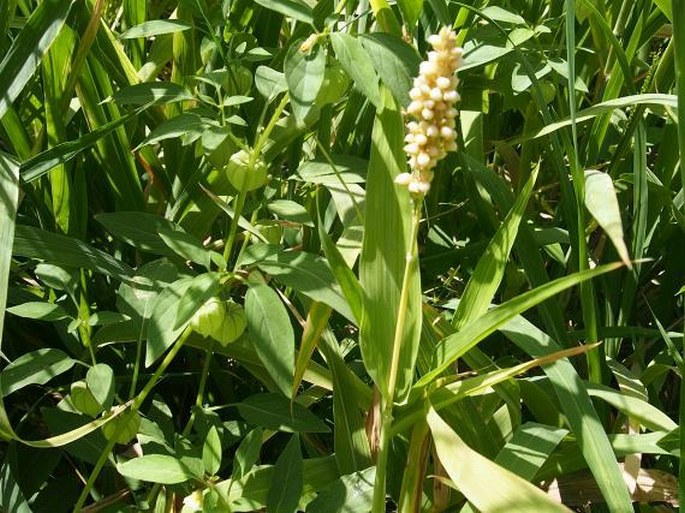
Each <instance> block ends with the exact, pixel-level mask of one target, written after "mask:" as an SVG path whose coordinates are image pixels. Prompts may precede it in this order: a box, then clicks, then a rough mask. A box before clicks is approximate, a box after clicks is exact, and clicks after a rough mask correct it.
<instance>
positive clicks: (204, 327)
mask: <svg viewBox="0 0 685 513" xmlns="http://www.w3.org/2000/svg"><path fill="white" fill-rule="evenodd" d="M225 315H226V309H225V308H224V305H223V304H222V301H221V300H220V299H219V298H217V297H213V298H211V299H210V300H209V301H207V302H206V303H205V304H204V305H202V306H201V307H200V309H199V310H198V311H197V312H195V315H193V317H192V319H190V327H191V328H192V329H193V330H194V331H195V332H197V333H199V334H200V335H202V336H203V337H212V338H214V337H213V336H212V334H213V333H218V332H221V325H222V324H223V322H224V316H225Z"/></svg>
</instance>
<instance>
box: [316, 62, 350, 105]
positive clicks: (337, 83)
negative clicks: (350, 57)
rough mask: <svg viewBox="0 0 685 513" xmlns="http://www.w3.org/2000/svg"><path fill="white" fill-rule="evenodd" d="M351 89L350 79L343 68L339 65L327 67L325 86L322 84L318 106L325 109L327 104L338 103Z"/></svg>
mask: <svg viewBox="0 0 685 513" xmlns="http://www.w3.org/2000/svg"><path fill="white" fill-rule="evenodd" d="M349 87H350V77H348V76H347V73H345V70H343V69H342V66H340V65H337V64H334V65H332V66H326V71H325V72H324V77H323V84H321V89H319V94H318V95H317V96H316V101H315V104H316V106H317V107H323V106H324V105H326V104H327V103H335V102H337V101H338V100H339V99H340V98H342V96H343V95H344V94H345V93H346V92H347V89H348V88H349Z"/></svg>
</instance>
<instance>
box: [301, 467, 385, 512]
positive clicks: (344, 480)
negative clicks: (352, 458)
mask: <svg viewBox="0 0 685 513" xmlns="http://www.w3.org/2000/svg"><path fill="white" fill-rule="evenodd" d="M375 478H376V468H375V467H369V468H367V469H365V470H363V471H361V472H354V473H351V474H345V475H342V476H340V479H337V480H335V481H334V482H333V483H331V484H330V485H329V486H327V487H326V488H325V489H323V490H321V492H319V494H318V495H317V496H316V499H314V500H313V501H312V502H311V503H309V505H308V506H307V510H306V512H307V513H339V512H343V511H344V512H345V513H367V512H368V511H369V505H370V504H371V502H372V500H373V483H374V480H375Z"/></svg>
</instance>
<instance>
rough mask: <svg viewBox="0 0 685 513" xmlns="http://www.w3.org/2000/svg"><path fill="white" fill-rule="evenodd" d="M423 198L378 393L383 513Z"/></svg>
mask: <svg viewBox="0 0 685 513" xmlns="http://www.w3.org/2000/svg"><path fill="white" fill-rule="evenodd" d="M421 205H422V200H419V199H414V200H413V212H412V226H411V236H410V238H409V252H408V254H407V260H406V263H405V266H404V276H403V278H402V290H401V292H400V304H399V306H398V310H397V324H396V325H395V336H394V339H393V344H392V357H391V360H390V373H389V375H388V389H387V390H386V394H382V395H381V419H380V421H381V427H380V436H379V447H378V460H377V461H376V480H375V486H374V490H373V506H372V511H373V513H384V512H385V495H386V494H385V489H386V474H387V466H388V452H389V449H390V438H391V437H392V436H391V428H392V421H393V416H392V409H393V403H394V399H395V387H396V386H397V374H398V372H399V364H400V350H401V348H402V339H403V337H404V328H405V325H406V322H407V308H408V306H409V294H410V292H411V291H410V290H409V289H410V283H411V278H412V275H413V274H414V273H415V272H416V266H417V264H418V243H417V238H418V232H419V223H420V221H421Z"/></svg>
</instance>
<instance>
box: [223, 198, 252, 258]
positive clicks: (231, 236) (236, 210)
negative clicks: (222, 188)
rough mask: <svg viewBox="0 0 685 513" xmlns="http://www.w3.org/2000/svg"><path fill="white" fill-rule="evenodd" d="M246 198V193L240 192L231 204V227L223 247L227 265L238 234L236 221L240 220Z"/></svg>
mask: <svg viewBox="0 0 685 513" xmlns="http://www.w3.org/2000/svg"><path fill="white" fill-rule="evenodd" d="M246 198H247V191H240V192H239V193H238V195H237V196H236V197H235V200H234V202H233V219H231V227H230V228H229V230H228V238H227V239H226V246H225V247H224V260H225V261H226V263H227V264H228V261H229V259H230V258H231V252H232V251H233V244H234V243H235V237H236V235H237V234H238V219H240V216H241V215H242V213H243V207H244V206H245V199H246Z"/></svg>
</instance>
